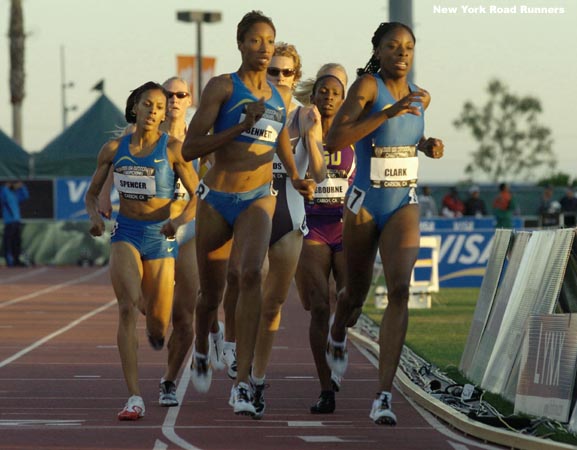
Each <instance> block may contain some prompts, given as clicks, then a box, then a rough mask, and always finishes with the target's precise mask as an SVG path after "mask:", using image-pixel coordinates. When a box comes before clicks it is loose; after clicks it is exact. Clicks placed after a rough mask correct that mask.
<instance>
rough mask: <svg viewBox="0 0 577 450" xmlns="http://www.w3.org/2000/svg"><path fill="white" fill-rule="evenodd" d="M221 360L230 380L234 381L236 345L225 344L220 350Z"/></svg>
mask: <svg viewBox="0 0 577 450" xmlns="http://www.w3.org/2000/svg"><path fill="white" fill-rule="evenodd" d="M222 359H223V361H224V363H225V364H226V366H227V367H228V369H227V371H226V373H227V375H228V376H229V378H231V379H233V380H234V379H236V344H235V343H230V342H225V343H224V347H223V350H222Z"/></svg>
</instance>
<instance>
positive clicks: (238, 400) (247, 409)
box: [228, 381, 256, 417]
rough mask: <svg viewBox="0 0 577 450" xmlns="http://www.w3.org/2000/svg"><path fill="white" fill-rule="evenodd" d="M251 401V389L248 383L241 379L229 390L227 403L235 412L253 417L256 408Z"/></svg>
mask: <svg viewBox="0 0 577 450" xmlns="http://www.w3.org/2000/svg"><path fill="white" fill-rule="evenodd" d="M252 401H253V398H252V390H251V388H250V386H249V385H248V384H246V383H243V382H242V381H241V382H240V383H238V384H237V385H236V386H233V387H232V389H231V390H230V399H229V400H228V404H229V405H230V406H232V407H233V409H234V413H235V414H239V415H243V416H251V417H254V415H255V414H256V410H255V408H254V405H253V403H252Z"/></svg>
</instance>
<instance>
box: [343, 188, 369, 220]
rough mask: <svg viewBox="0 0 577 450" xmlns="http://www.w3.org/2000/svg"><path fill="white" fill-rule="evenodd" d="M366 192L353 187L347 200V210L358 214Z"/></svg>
mask: <svg viewBox="0 0 577 450" xmlns="http://www.w3.org/2000/svg"><path fill="white" fill-rule="evenodd" d="M365 195H366V192H365V191H363V190H362V189H359V188H358V187H357V186H353V188H352V189H351V193H350V194H349V196H348V198H347V208H348V209H349V210H350V211H351V212H352V213H353V214H358V213H359V211H360V210H361V206H363V201H364V200H365Z"/></svg>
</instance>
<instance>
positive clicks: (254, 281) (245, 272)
mask: <svg viewBox="0 0 577 450" xmlns="http://www.w3.org/2000/svg"><path fill="white" fill-rule="evenodd" d="M261 282H262V271H261V268H260V267H256V266H255V267H246V268H243V269H242V271H241V274H240V280H239V288H241V289H243V288H244V289H251V288H255V287H260V286H261Z"/></svg>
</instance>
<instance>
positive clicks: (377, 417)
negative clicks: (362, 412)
mask: <svg viewBox="0 0 577 450" xmlns="http://www.w3.org/2000/svg"><path fill="white" fill-rule="evenodd" d="M391 400H392V395H391V394H390V393H389V392H385V391H383V392H380V393H378V394H377V398H376V399H375V400H374V401H373V407H372V408H371V414H369V417H370V418H371V419H373V421H374V422H375V423H376V424H379V425H396V424H397V416H396V415H395V413H394V412H393V410H392V409H391Z"/></svg>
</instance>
